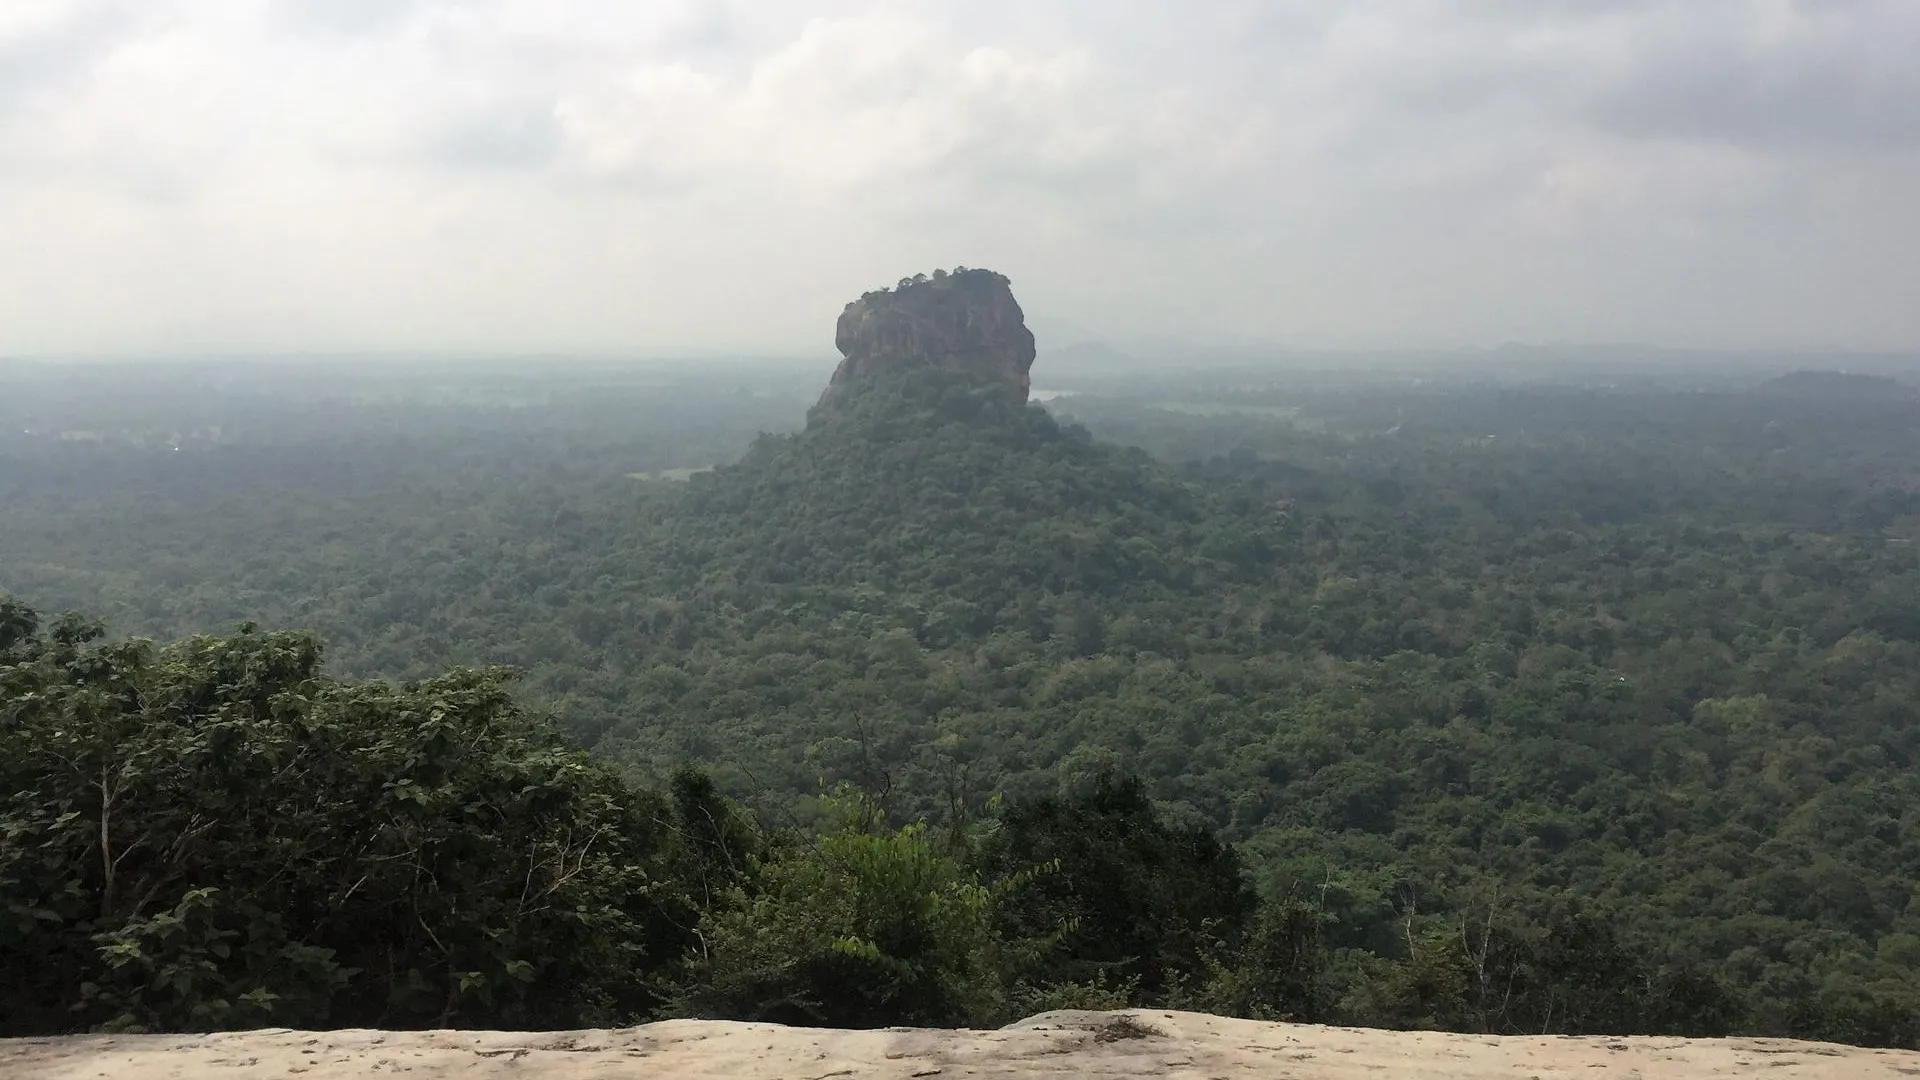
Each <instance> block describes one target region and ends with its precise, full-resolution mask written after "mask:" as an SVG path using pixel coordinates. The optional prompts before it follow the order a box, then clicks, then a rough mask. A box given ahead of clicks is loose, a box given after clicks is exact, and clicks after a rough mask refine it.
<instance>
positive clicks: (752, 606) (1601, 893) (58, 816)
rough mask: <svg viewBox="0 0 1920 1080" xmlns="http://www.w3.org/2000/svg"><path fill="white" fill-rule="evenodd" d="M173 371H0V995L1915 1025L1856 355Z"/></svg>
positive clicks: (193, 1013)
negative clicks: (537, 372)
mask: <svg viewBox="0 0 1920 1080" xmlns="http://www.w3.org/2000/svg"><path fill="white" fill-rule="evenodd" d="M724 370H725V369H724V368H719V367H716V368H715V371H716V372H718V371H724ZM1043 370H1044V369H1043ZM195 372H196V374H194V375H193V376H192V377H191V378H183V377H181V376H180V375H179V373H177V372H176V373H173V374H171V375H170V376H168V379H167V380H156V383H164V385H166V386H170V387H172V390H171V391H170V392H167V393H162V392H160V388H159V387H158V386H156V387H155V388H154V389H153V391H152V392H147V393H141V392H138V391H137V390H135V389H129V388H127V387H125V386H120V385H116V384H115V382H114V379H113V378H109V377H106V376H98V377H97V378H98V381H97V382H89V377H83V376H74V375H70V374H61V373H50V372H47V371H43V370H35V369H29V370H24V371H22V372H12V371H9V372H6V373H0V379H6V380H10V381H9V382H8V384H7V391H8V392H7V393H6V394H5V395H4V396H0V421H3V422H4V424H5V427H4V428H0V430H4V431H5V432H6V436H5V438H4V439H0V592H7V593H12V594H14V595H16V596H17V597H19V598H20V601H18V602H14V603H13V604H12V605H11V606H9V607H8V608H7V609H6V610H5V613H4V616H3V617H0V627H3V628H4V629H0V693H3V694H4V695H5V696H4V704H3V705H0V725H4V726H0V740H4V746H0V754H3V755H4V756H3V758H0V770H4V771H5V773H6V775H5V776H4V794H5V797H6V799H7V800H8V801H7V802H5V803H4V805H0V813H4V815H5V820H4V822H0V892H3V893H4V894H5V898H6V903H7V907H8V911H9V912H10V914H11V918H12V922H11V923H10V924H8V925H7V926H6V927H5V928H4V929H0V935H7V936H0V948H3V949H4V950H5V951H4V953H0V955H3V956H4V957H5V959H6V961H7V963H8V964H10V965H11V964H20V965H22V966H21V968H20V970H21V971H23V972H25V971H32V972H35V973H37V974H36V979H37V980H38V981H32V982H29V983H26V984H16V985H27V986H29V987H30V988H32V989H30V990H29V991H27V992H25V993H26V996H24V997H17V998H16V999H15V1000H14V1001H13V1002H11V1003H10V1007H9V1008H6V1009H4V1010H0V1015H4V1016H6V1017H8V1018H9V1020H8V1021H7V1022H8V1023H9V1025H10V1030H16V1031H19V1030H53V1029H59V1028H62V1027H71V1026H87V1025H95V1024H118V1025H122V1026H125V1025H135V1026H151V1027H208V1026H222V1025H231V1024H236V1023H254V1022H271V1023H275V1024H314V1023H368V1024H371V1023H380V1024H388V1025H405V1024H432V1023H449V1022H457V1023H474V1024H478V1023H497V1024H522V1025H526V1024H553V1025H571V1024H577V1023H586V1022H595V1023H600V1022H619V1021H622V1020H628V1019H633V1018H636V1017H644V1016H658V1015H702V1016H746V1017H757V1018H767V1019H780V1020H804V1021H807V1022H818V1023H841V1024H877V1023H898V1022H914V1023H958V1022H969V1023H987V1022H993V1021H995V1020H998V1019H1002V1018H1008V1017H1011V1016H1012V1015H1015V1014H1017V1013H1020V1012H1022V1011H1033V1010H1035V1009H1038V1008H1042V1007H1047V1006H1049V1005H1055V1004H1072V1003H1079V1004H1113V1003H1120V1002H1128V1001H1132V1002H1151V1003H1156V1004H1168V1005H1184V1006H1188V1007H1199V1008H1211V1009H1217V1010H1220V1011H1227V1012H1236V1013H1240V1014H1244V1015H1256V1016H1284V1017H1292V1018H1296V1019H1307V1020H1323V1021H1335V1022H1344V1023H1365V1024H1381V1025H1388V1026H1439V1027H1446V1028H1454V1029H1460V1030H1476V1031H1588V1032H1600V1031H1605V1032H1637V1031H1662V1032H1677V1033H1689V1034H1694V1033H1714V1032H1724V1031H1747V1032H1762V1033H1771V1034H1789V1035H1801V1036H1813V1037H1821V1038H1831V1039H1836V1040H1841V1041H1850V1042H1864V1043H1877V1044H1892V1045H1909V1046H1911V1045H1920V991H1917V990H1916V989H1915V985H1916V981H1917V980H1916V979H1915V972H1916V969H1917V968H1920V811H1917V810H1916V807H1920V773H1917V772H1916V764H1917V760H1916V759H1917V758H1920V722H1917V718H1916V715H1915V711H1916V701H1920V698H1917V697H1916V682H1917V681H1920V553H1916V552H1915V550H1914V541H1915V539H1916V536H1920V528H1917V526H1920V496H1917V495H1916V492H1920V401H1917V400H1916V397H1915V395H1914V394H1913V393H1912V392H1911V391H1909V390H1908V389H1907V388H1906V386H1905V384H1903V383H1900V382H1895V381H1892V380H1886V379H1879V378H1868V377H1865V376H1836V375H1821V374H1816V373H1801V374H1796V375H1787V376H1785V377H1782V378H1766V377H1763V376H1761V375H1756V374H1750V373H1740V372H1735V373H1727V372H1724V371H1716V372H1704V373H1703V372H1669V373H1663V374H1658V375H1651V374H1647V373H1644V372H1641V373H1632V374H1624V375H1616V376H1608V377H1595V376H1594V375H1592V374H1590V373H1582V374H1580V375H1579V376H1577V377H1575V376H1573V375H1567V374H1563V375H1561V376H1559V377H1555V376H1554V375H1553V374H1552V373H1551V370H1550V369H1547V368H1535V369H1533V370H1532V372H1531V374H1529V375H1527V376H1525V377H1516V376H1514V375H1513V374H1512V373H1510V372H1504V371H1503V372H1498V373H1488V372H1485V371H1472V370H1461V371H1452V372H1444V371H1443V372H1440V373H1438V374H1435V373H1433V372H1427V373H1425V374H1424V375H1422V376H1420V377H1413V376H1410V375H1407V374H1403V373H1397V372H1393V371H1389V370H1374V371H1370V372H1363V373H1348V374H1342V373H1330V372H1326V371H1312V372H1298V373H1276V372H1274V371H1271V370H1268V371H1249V370H1239V371H1233V372H1218V373H1213V374H1203V373H1198V372H1187V373H1183V374H1182V375H1180V376H1178V377H1174V376H1168V375H1164V374H1162V375H1140V376H1135V377H1129V378H1118V377H1116V378H1099V377H1093V376H1084V377H1081V378H1079V379H1077V380H1064V381H1065V383H1066V385H1065V386H1063V389H1065V390H1068V391H1070V393H1068V394H1067V395H1065V396H1060V397H1056V398H1053V399H1052V400H1051V401H1049V402H1048V403H1046V405H1044V406H1043V405H1039V404H1035V405H1021V404H1018V403H1015V402H1012V401H1010V400H1008V399H1006V398H1005V397H1004V396H1002V395H999V394H997V393H995V392H992V391H991V390H989V389H986V388H982V387H977V386H972V385H969V384H967V383H966V382H965V381H964V380H960V379H957V378H953V377H941V376H938V375H935V374H932V373H929V374H927V375H925V376H920V377H913V378H899V379H890V380H878V381H875V382H874V383H872V384H870V385H866V386H863V387H861V388H860V389H859V392H858V393H855V394H853V395H851V396H850V397H849V399H848V400H846V401H843V402H841V403H840V404H839V405H838V406H837V407H836V408H834V409H833V410H831V411H827V412H815V413H814V415H813V416H812V417H811V421H810V422H809V421H808V418H807V416H806V407H807V403H808V402H809V401H810V400H811V398H812V396H813V394H814V393H817V390H818V387H819V385H820V383H821V382H822V381H823V379H822V378H820V377H816V376H818V374H819V373H814V372H777V373H757V374H754V375H752V376H742V377H737V378H733V380H732V382H729V381H728V377H727V376H724V375H721V374H715V373H712V372H705V373H698V374H690V373H686V372H679V373H669V374H660V373H654V374H651V375H648V376H647V377H645V378H641V377H639V376H636V375H634V374H632V373H631V372H629V371H627V370H626V369H617V370H615V369H610V370H606V371H581V370H578V369H569V370H568V371H566V372H564V373H561V374H553V375H549V376H547V377H546V378H545V379H544V380H541V379H532V378H521V377H518V376H516V377H514V378H508V377H507V376H505V375H496V376H489V377H484V378H483V377H475V378H472V379H471V381H470V384H469V385H465V386H461V387H459V392H457V393H448V392H446V390H445V389H444V387H445V384H446V381H447V380H446V378H445V377H441V376H436V377H434V378H428V377H426V376H423V375H414V376H408V377H402V376H398V375H388V374H382V375H381V376H380V377H379V378H374V377H372V376H361V377H357V378H355V379H347V378H338V377H328V378H321V377H318V376H314V377H313V379H312V384H311V385H307V384H301V385H297V386H294V387H293V388H292V389H288V385H289V383H288V381H287V380H286V379H281V380H279V381H276V380H274V379H272V378H268V377H265V376H262V375H258V374H255V373H249V372H245V371H239V372H236V371H229V370H225V369H215V370H211V371H209V370H207V369H195ZM409 379H411V381H409ZM169 380H170V381H169ZM1043 381H1044V380H1043ZM342 387H352V388H353V392H352V393H348V392H347V391H345V390H343V389H341V388H342ZM102 402H105V403H106V404H102ZM763 431H765V432H770V433H767V434H762V432H763ZM176 447H177V449H176ZM707 466H719V467H718V468H714V469H712V470H711V471H697V470H703V469H705V467H707ZM68 609H77V610H82V611H86V612H88V613H90V614H91V615H94V616H98V617H100V618H102V619H103V620H104V621H105V623H106V626H107V628H108V629H110V630H111V631H112V635H111V636H106V637H102V636H100V632H99V631H98V630H97V629H96V628H94V627H93V626H92V624H90V623H87V622H86V621H85V620H83V619H78V618H56V617H53V616H51V615H48V616H41V615H38V614H35V612H44V613H51V612H59V611H64V610H68ZM242 623H257V624H259V625H262V626H267V627H271V628H274V629H273V630H271V631H260V630H257V629H251V628H249V629H247V630H246V631H244V632H240V633H237V634H236V633H235V628H236V627H238V626H240V625H241V624H242ZM281 628H305V629H307V630H311V631H312V634H313V635H317V637H315V636H310V635H309V634H307V633H305V632H304V631H295V630H292V629H284V630H283V629H281ZM209 633H211V634H216V635H224V636H216V637H199V636H194V635H202V634H209ZM127 635H134V636H148V637H152V638H155V639H158V640H161V641H172V640H175V639H180V640H178V643H176V644H172V645H165V646H153V645H147V644H143V643H141V642H138V641H134V640H129V639H128V637H127ZM322 641H324V643H325V648H324V655H325V656H326V657H327V663H326V665H325V667H324V668H323V667H322V666H321V656H322V647H321V645H320V642H322ZM494 665H509V666H511V667H513V668H515V669H517V670H518V672H519V674H518V676H517V677H516V678H514V679H512V680H509V678H508V676H507V674H506V673H505V672H504V671H502V670H498V669H496V668H495V667H494ZM580 749H584V750H586V751H587V752H588V753H587V754H586V755H585V756H582V755H581V754H580V753H579V750H580ZM16 793H17V794H16ZM116 800H123V801H124V802H125V803H126V805H127V806H128V807H130V808H134V809H131V810H130V811H129V812H128V813H124V814H123V813H121V812H120V811H119V810H117V809H113V808H112V807H111V805H110V804H113V803H115V801H116ZM369 808H377V812H374V813H368V812H367V811H368V810H369ZM115 822H120V824H117V825H116V824H115ZM117 829H125V830H127V831H125V832H116V830H117ZM587 836H593V837H604V838H605V839H604V841H595V842H594V843H593V844H591V845H588V846H586V847H585V848H584V849H583V845H586V841H584V840H583V839H582V837H587ZM121 859H125V860H126V861H125V862H120V861H119V860H121ZM358 881H364V884H361V885H356V884H355V883H356V882H358ZM533 883H540V884H539V887H538V888H535V886H534V884H533ZM1119 883H1125V887H1119ZM536 894H537V901H536V900H535V899H530V897H535V895H536ZM456 898H457V899H456ZM56 991H57V992H56ZM30 1001H40V1002H57V1005H56V1006H54V1007H52V1008H50V1009H49V1008H40V1009H39V1010H38V1011H36V1010H35V1009H30V1008H28V1007H27V1006H26V1003H27V1002H30Z"/></svg>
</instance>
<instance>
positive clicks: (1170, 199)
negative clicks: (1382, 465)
mask: <svg viewBox="0 0 1920 1080" xmlns="http://www.w3.org/2000/svg"><path fill="white" fill-rule="evenodd" d="M955 264H966V265H970V266H987V267H992V268H994V269H997V270H1001V271H1003V272H1005V273H1007V274H1009V275H1010V276H1011V277H1012V278H1013V280H1014V289H1015V293H1016V295H1018V296H1019V297H1020V299H1021V302H1022V303H1023V304H1024V305H1025V306H1026V308H1027V311H1028V313H1029V315H1030V316H1031V317H1033V319H1034V321H1035V323H1036V324H1037V326H1038V328H1039V329H1040V330H1041V332H1042V337H1041V346H1042V349H1043V355H1044V349H1045V347H1046V346H1047V344H1049V337H1048V334H1049V333H1051V334H1052V338H1051V340H1052V342H1054V343H1059V342H1060V341H1061V340H1063V338H1066V337H1071V336H1075V335H1078V334H1082V333H1084V334H1092V335H1107V336H1111V337H1113V338H1116V339H1127V338H1133V337H1136V336H1139V335H1152V334H1166V335H1209V336H1231V335H1242V336H1249V337H1255V338H1270V339H1275V340H1279V341H1302V342H1304V341H1312V342H1336V343H1352V344H1381V343H1423V344H1426V343H1431V344H1449V343H1458V344H1493V343H1498V342H1501V341H1508V340H1519V341H1533V342H1546V341H1625V340H1634V341H1650V342H1659V343H1665V344H1676V345H1734V346H1740V345H1776V344H1784V345H1808V344H1810V345H1833V346H1851V347H1863V348H1916V347H1920V0H1454V2H1440V0H1312V2H1305V0H1260V2H1255V0H1185V2H1179V3H1175V2H1165V3H1162V2H1151V0H966V2H957V3H937V2H905V3H879V4H876V3H867V2H846V3H838V2H832V0H815V2H812V3H802V2H796V0H706V2H702V0H571V2H570V0H278V2H270V0H0V353H13V354H60V353H85V352H123V353H125V352H131V353H148V352H155V353H161V352H178V351H183V350H221V351H226V350H358V349H377V350H413V349H423V350H483V351H488V352H511V351H523V350H538V351H553V352H594V353H607V352H624V353H637V354H670V353H676V352H684V351H688V350H700V351H714V350H737V351H754V352H779V353H816V354H824V353H827V352H828V351H830V349H831V342H832V329H833V320H834V318H835V316H836V315H837V314H838V311H839V308H840V306H841V304H842V303H844V302H845V301H846V300H848V299H851V298H852V297H853V296H855V295H857V294H858V293H859V292H861V291H862V290H864V289H866V288H869V287H872V286H875V285H880V284H885V283H887V282H890V281H892V280H893V279H895V278H898V277H900V276H902V275H905V274H910V273H913V272H915V271H916V270H930V269H932V268H933V267H935V266H949V267H950V266H953V265H955Z"/></svg>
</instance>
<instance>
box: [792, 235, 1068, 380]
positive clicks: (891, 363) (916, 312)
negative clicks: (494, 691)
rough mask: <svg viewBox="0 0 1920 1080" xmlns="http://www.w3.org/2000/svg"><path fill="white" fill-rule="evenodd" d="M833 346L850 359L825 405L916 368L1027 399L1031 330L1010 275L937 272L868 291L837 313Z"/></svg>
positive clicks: (836, 375)
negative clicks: (963, 376)
mask: <svg viewBox="0 0 1920 1080" xmlns="http://www.w3.org/2000/svg"><path fill="white" fill-rule="evenodd" d="M833 343H834V345H836V346H838V347H839V349H840V353H841V355H843V356H845V357H846V359H845V360H842V361H841V362H840V367H839V368H838V369H836V370H835V371H834V373H833V381H832V382H830V383H828V384H827V391H826V393H825V394H823V395H822V396H821V398H820V404H822V405H830V404H832V403H833V402H834V401H836V400H838V399H839V398H840V397H841V396H843V395H844V394H845V393H846V390H847V387H848V386H849V385H850V384H852V383H854V382H857V381H858V380H860V379H862V378H865V377H868V376H871V375H875V374H879V373H882V372H888V371H898V370H901V369H905V368H915V367H937V368H945V369H947V370H949V371H964V372H970V373H974V374H978V375H980V376H982V377H984V378H988V379H992V380H993V381H996V382H1000V383H1004V384H1006V386H1007V387H1008V389H1009V390H1010V391H1013V392H1015V393H1017V394H1018V395H1019V398H1020V400H1021V401H1023V402H1024V401H1026V400H1027V385H1028V384H1027V371H1028V369H1030V368H1032V367H1033V355H1034V350H1033V331H1031V330H1029V329H1027V321H1026V316H1025V315H1024V314H1023V313H1022V312H1021V311H1020V305H1019V303H1018V302H1017V301H1015V300H1014V298H1013V290H1012V288H1010V287H1009V285H1008V282H1007V279H1006V277H1005V275H1002V274H996V273H994V272H993V271H991V270H969V269H967V268H965V267H961V268H960V269H958V270H955V271H954V272H953V273H950V274H949V273H947V272H946V271H944V270H936V271H934V272H933V276H932V277H928V276H927V275H925V274H921V275H917V276H915V277H911V278H902V279H901V281H900V284H899V285H898V286H897V287H895V288H892V289H881V290H879V291H877V292H870V293H867V294H866V295H865V296H862V297H861V298H860V299H858V300H855V301H854V302H852V303H850V304H848V305H847V307H846V310H845V311H842V312H841V313H840V324H839V326H838V327H836V328H835V330H834V335H833Z"/></svg>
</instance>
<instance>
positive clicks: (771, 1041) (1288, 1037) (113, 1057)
mask: <svg viewBox="0 0 1920 1080" xmlns="http://www.w3.org/2000/svg"><path fill="white" fill-rule="evenodd" d="M392 1075H404V1076H408V1077H411V1078H413V1080H434V1078H442V1077H445V1078H450V1080H494V1078H505V1077H517V1078H524V1080H588V1078H595V1080H598V1078H612V1077H663V1078H664V1077H688V1078H695V1080H698V1078H718V1077H727V1078H729V1080H834V1078H847V1080H867V1078H872V1080H917V1078H926V1077H939V1078H940V1080H958V1078H960V1077H980V1078H1004V1080H1038V1078H1041V1077H1068V1076H1071V1077H1085V1078H1091V1080H1101V1078H1110V1077H1149V1076H1151V1077H1170V1078H1175V1080H1212V1078H1234V1077H1247V1078H1254V1077H1260V1078H1272V1080H1361V1078H1363V1077H1364V1078H1367V1080H1415V1078H1418V1080H1574V1078H1580V1080H1601V1078H1608V1077H1634V1078H1637V1080H1712V1078H1727V1077H1742V1078H1744V1077H1755V1078H1758V1077H1766V1078H1768V1080H1808V1078H1814V1077H1818V1078H1821V1080H1911V1078H1913V1077H1916V1076H1920V1053H1914V1052H1910V1051H1902V1050H1862V1049H1857V1048H1854V1047H1846V1046H1832V1045H1827V1044H1822V1043H1802V1042H1788V1041H1783V1040H1775V1039H1671V1038H1570V1037H1555V1036H1547V1037H1504V1038H1495V1037H1491V1036H1484V1035H1443V1034H1437V1033H1432V1032H1389V1031H1370V1030H1363V1029H1358V1028H1328V1027H1313V1026H1307V1025H1296V1024H1264V1023H1258V1022H1255V1021H1251V1020H1230V1019H1223V1018H1221V1017H1215V1016H1202V1015H1199V1014H1196V1013H1173V1012H1157V1011H1152V1010H1129V1011H1127V1012H1121V1013H1083V1012H1063V1013H1046V1014H1043V1015H1040V1016H1036V1017H1033V1018H1031V1019H1028V1020H1023V1021H1021V1022H1020V1023H1018V1024H1014V1025H1012V1026H1010V1027H1008V1028H1004V1029H1002V1030H999V1031H945V1030H918V1029H892V1030H884V1031H826V1030H820V1029H814V1028H787V1027H780V1026H777V1025H773V1024H739V1023H728V1022H721V1021H706V1020H672V1021H668V1022H665V1023H660V1024H649V1025H647V1026H645V1027H638V1028H628V1029H624V1030H619V1031H572V1032H542V1033H538V1034H526V1033H514V1032H501V1031H411V1032H382V1031H327V1032H305V1031H286V1030H269V1031H249V1032H236V1033H231V1034H222V1035H86V1036H69V1037H64V1038H55V1039H14V1040H8V1041H0V1077H3V1078H5V1080H99V1078H102V1077H106V1078H112V1080H202V1078H207V1080H254V1078H265V1077H299V1078H301V1080H344V1078H346V1077H371V1076H381V1077H384V1076H392Z"/></svg>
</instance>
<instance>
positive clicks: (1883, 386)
mask: <svg viewBox="0 0 1920 1080" xmlns="http://www.w3.org/2000/svg"><path fill="white" fill-rule="evenodd" d="M1755 391H1756V392H1757V393H1761V394H1771V395H1775V396H1778V397H1795V398H1800V399H1802V400H1810V401H1828V402H1834V403H1836V404H1838V403H1846V404H1854V403H1863V402H1864V403H1880V402H1889V401H1915V400H1920V389H1916V388H1914V387H1912V386H1909V385H1907V384H1906V383H1903V382H1901V381H1899V380H1898V379H1890V378H1887V377H1886V376H1884V375H1859V374H1855V373H1853V372H1848V371H1812V370H1809V371H1792V372H1788V373H1787V374H1785V375H1782V376H1780V377H1778V378H1774V379H1768V380H1767V381H1766V382H1763V383H1761V384H1760V385H1759V386H1758V387H1756V388H1755Z"/></svg>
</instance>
